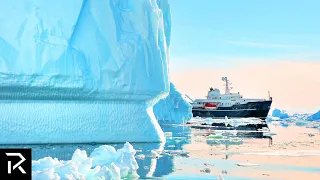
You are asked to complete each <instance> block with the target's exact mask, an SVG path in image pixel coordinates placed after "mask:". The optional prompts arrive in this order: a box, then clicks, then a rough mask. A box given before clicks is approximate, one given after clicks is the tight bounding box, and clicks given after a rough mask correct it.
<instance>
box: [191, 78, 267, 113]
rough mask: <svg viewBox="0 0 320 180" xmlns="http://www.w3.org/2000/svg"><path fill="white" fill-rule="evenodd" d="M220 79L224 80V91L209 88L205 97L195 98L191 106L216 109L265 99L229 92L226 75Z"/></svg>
mask: <svg viewBox="0 0 320 180" xmlns="http://www.w3.org/2000/svg"><path fill="white" fill-rule="evenodd" d="M222 81H224V82H225V93H224V94H221V93H220V90H219V89H217V88H215V89H213V88H210V90H209V91H208V95H207V96H206V99H195V100H194V101H193V102H192V103H191V105H192V106H193V108H209V109H216V108H218V107H231V106H233V105H237V104H247V103H248V102H259V101H265V99H249V98H243V97H242V95H241V94H240V93H239V92H238V93H231V91H230V90H231V89H232V88H231V87H230V85H231V83H230V82H229V80H228V78H227V77H222Z"/></svg>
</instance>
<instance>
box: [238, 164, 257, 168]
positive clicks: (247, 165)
mask: <svg viewBox="0 0 320 180" xmlns="http://www.w3.org/2000/svg"><path fill="white" fill-rule="evenodd" d="M236 166H242V167H255V166H259V164H253V163H237V164H236Z"/></svg>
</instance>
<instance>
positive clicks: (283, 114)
mask: <svg viewBox="0 0 320 180" xmlns="http://www.w3.org/2000/svg"><path fill="white" fill-rule="evenodd" d="M272 116H273V117H278V118H280V119H285V118H289V115H288V114H287V113H286V112H285V111H281V110H280V109H274V110H273V111H272Z"/></svg>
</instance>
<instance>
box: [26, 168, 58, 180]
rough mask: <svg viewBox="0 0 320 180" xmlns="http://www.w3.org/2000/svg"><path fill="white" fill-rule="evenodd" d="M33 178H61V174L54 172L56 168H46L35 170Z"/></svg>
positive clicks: (52, 179)
mask: <svg viewBox="0 0 320 180" xmlns="http://www.w3.org/2000/svg"><path fill="white" fill-rule="evenodd" d="M32 179H33V180H43V179H49V180H60V176H59V175H58V174H57V173H55V172H54V168H49V169H45V170H43V171H33V172H32Z"/></svg>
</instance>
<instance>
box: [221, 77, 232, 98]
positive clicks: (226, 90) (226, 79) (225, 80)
mask: <svg viewBox="0 0 320 180" xmlns="http://www.w3.org/2000/svg"><path fill="white" fill-rule="evenodd" d="M222 81H224V82H226V87H225V94H230V88H229V80H228V78H227V77H222Z"/></svg>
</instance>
